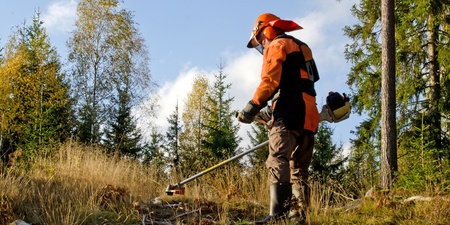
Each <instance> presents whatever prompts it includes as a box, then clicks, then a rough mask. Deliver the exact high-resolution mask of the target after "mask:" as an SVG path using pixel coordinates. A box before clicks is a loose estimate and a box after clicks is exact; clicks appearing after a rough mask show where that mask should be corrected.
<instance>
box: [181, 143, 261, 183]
mask: <svg viewBox="0 0 450 225" xmlns="http://www.w3.org/2000/svg"><path fill="white" fill-rule="evenodd" d="M268 143H269V141H265V142H263V143H261V144H259V145H257V146H255V147H253V148H251V149H249V150H247V151H245V152H242V153H241V154H238V155H235V156H233V157H231V158H229V159H227V160H225V161H223V162H221V163H219V164H216V165H214V166H211V167H209V168H208V169H206V170H203V171H202V172H200V173H197V174H195V175H194V176H192V177H189V178H187V179H185V180H183V181H181V182H180V183H178V186H181V185H183V184H185V183H188V182H189V181H192V180H194V179H196V178H198V177H201V176H203V175H205V174H207V173H209V172H211V171H213V170H215V169H217V168H219V167H221V166H223V165H225V164H227V163H229V162H231V161H234V160H236V159H238V158H240V157H242V156H244V155H247V154H248V153H250V152H253V151H255V150H256V149H258V148H261V147H262V146H264V145H267V144H268Z"/></svg>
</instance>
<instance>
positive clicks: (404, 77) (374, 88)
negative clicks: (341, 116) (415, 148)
mask: <svg viewBox="0 0 450 225" xmlns="http://www.w3.org/2000/svg"><path fill="white" fill-rule="evenodd" d="M395 4H396V5H395V21H396V26H395V33H396V39H395V42H396V51H395V52H396V66H395V68H396V76H395V78H396V80H395V83H396V91H395V92H396V102H397V105H396V108H397V113H396V116H397V127H398V128H399V129H398V130H397V133H398V137H399V140H400V141H399V142H398V143H399V144H401V145H399V146H398V152H399V155H404V154H413V153H412V152H411V151H409V148H410V147H411V146H408V145H409V143H414V142H415V140H417V139H420V137H421V134H420V133H418V132H416V128H418V127H421V123H422V121H423V123H424V124H425V127H428V129H426V130H424V132H425V133H426V135H425V136H424V139H423V141H424V143H426V145H427V146H429V149H426V151H428V150H429V151H433V152H434V154H430V155H434V156H433V158H431V159H430V160H432V161H434V162H436V166H437V167H440V168H441V169H443V167H442V166H444V165H446V164H447V163H446V162H447V161H448V160H449V157H450V151H448V150H447V149H449V148H448V144H449V143H450V142H449V141H448V139H449V138H448V137H449V135H448V128H447V123H446V122H444V121H447V119H444V120H443V118H447V117H448V103H447V102H448V101H447V100H446V99H448V93H449V91H448V87H449V86H448V85H445V84H448V70H447V69H446V68H445V67H446V65H448V62H449V60H450V58H449V57H450V54H449V51H450V49H449V48H448V44H447V43H448V40H449V35H448V34H449V33H448V32H446V30H448V27H449V26H448V20H447V17H448V14H449V6H450V3H448V2H447V1H437V0H433V1H396V3H395ZM352 12H353V13H354V15H355V16H356V17H357V18H358V19H359V20H360V21H361V22H360V24H356V25H354V26H353V27H351V28H350V27H347V28H346V29H345V33H346V35H348V36H349V37H350V38H352V39H353V40H354V42H353V43H352V44H351V45H348V46H347V48H346V58H347V59H348V60H349V61H351V62H352V63H353V66H352V70H351V72H350V74H349V77H348V81H347V82H348V84H349V85H351V88H352V90H353V93H352V96H353V98H352V99H353V109H355V111H356V112H359V113H362V112H366V113H367V114H368V116H369V117H370V118H371V119H377V120H378V119H379V118H380V115H379V113H380V112H381V111H382V109H381V107H380V104H379V103H381V98H380V97H381V93H382V92H381V83H380V82H381V43H380V35H381V33H380V32H381V27H380V25H381V21H380V18H381V5H380V4H379V2H376V1H370V0H364V1H361V2H360V4H359V5H358V6H355V7H354V8H353V9H352ZM368 12H370V13H368ZM422 111H425V112H427V113H426V115H425V117H424V118H423V120H422ZM374 122H375V123H374V124H379V122H376V121H374ZM428 125H429V126H428ZM378 126H379V125H378ZM373 128H374V130H373V131H371V132H375V129H376V126H373ZM403 144H406V145H403ZM427 155H428V154H427ZM399 160H402V159H399ZM399 164H402V162H399ZM442 171H444V170H442ZM404 172H406V171H404Z"/></svg>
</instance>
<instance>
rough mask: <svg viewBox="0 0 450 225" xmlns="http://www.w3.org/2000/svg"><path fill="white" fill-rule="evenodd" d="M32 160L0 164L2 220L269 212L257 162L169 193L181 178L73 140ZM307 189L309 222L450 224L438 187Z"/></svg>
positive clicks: (227, 217) (240, 220) (201, 217)
mask: <svg viewBox="0 0 450 225" xmlns="http://www.w3.org/2000/svg"><path fill="white" fill-rule="evenodd" d="M30 165H31V168H29V169H27V170H26V171H25V170H23V169H21V168H23V167H21V166H20V165H13V166H11V167H8V168H6V167H3V170H1V171H2V172H0V224H10V223H11V222H13V221H14V220H16V219H21V220H24V221H26V222H28V223H31V224H35V225H37V224H42V225H44V224H49V225H53V224H70V225H75V224H80V225H84V224H125V225H127V224H142V220H143V218H144V216H145V218H146V219H147V220H148V221H166V222H170V223H172V224H230V223H231V224H233V223H234V224H248V223H249V222H250V221H254V220H259V219H263V218H264V217H265V216H266V215H267V213H268V211H269V209H268V207H269V199H268V190H269V182H268V176H266V175H265V174H267V171H265V169H263V168H262V169H260V170H256V171H247V172H246V173H245V175H243V174H242V172H241V171H240V170H238V169H236V168H235V167H233V166H232V165H228V166H225V167H222V168H219V169H217V170H216V171H213V172H211V173H209V174H206V175H204V176H202V177H200V178H198V179H196V180H194V181H192V182H190V183H188V184H186V185H185V187H186V194H185V195H174V196H167V195H166V193H165V188H166V187H167V186H168V185H169V184H175V183H177V182H179V181H181V180H183V179H185V178H184V177H181V176H180V175H177V174H172V175H170V176H168V175H166V174H161V173H160V172H158V171H160V170H158V168H154V167H152V166H151V165H147V166H146V165H142V164H140V163H138V162H136V161H134V160H127V159H124V158H120V157H114V156H107V155H105V154H104V153H103V152H102V151H100V150H99V149H91V148H88V147H83V146H78V145H76V144H73V143H68V144H66V145H64V146H62V147H61V148H60V149H59V151H58V154H57V155H56V156H54V157H38V158H35V159H33V162H32V163H31V164H30ZM203 169H205V168H199V169H198V171H202V170H203ZM261 174H264V175H261ZM311 189H312V190H311V196H312V198H311V207H310V211H309V213H308V215H309V216H308V219H307V224H383V225H384V224H450V210H448V209H449V208H450V200H449V198H448V196H445V195H442V194H440V195H438V194H436V193H422V195H424V196H432V197H433V198H432V200H431V201H415V202H411V203H408V204H404V203H402V200H403V199H406V198H408V197H410V196H411V194H412V193H410V192H409V191H407V190H394V191H392V192H390V193H382V192H380V193H378V195H375V196H374V197H372V198H362V197H361V198H360V199H359V200H356V201H355V200H353V199H351V198H349V197H348V196H350V194H348V193H346V190H345V188H343V187H342V185H341V184H340V183H338V182H333V181H329V182H326V183H325V184H320V183H312V184H311ZM365 191H366V190H361V193H364V192H365ZM352 204H353V205H354V207H351V205H352ZM280 224H290V222H289V221H284V222H281V223H280Z"/></svg>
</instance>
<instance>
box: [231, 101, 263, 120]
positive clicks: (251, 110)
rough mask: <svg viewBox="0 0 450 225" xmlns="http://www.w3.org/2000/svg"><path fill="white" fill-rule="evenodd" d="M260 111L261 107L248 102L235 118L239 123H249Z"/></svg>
mask: <svg viewBox="0 0 450 225" xmlns="http://www.w3.org/2000/svg"><path fill="white" fill-rule="evenodd" d="M260 110H261V107H258V106H257V105H255V103H253V101H249V102H248V103H247V105H246V106H245V107H244V109H242V110H241V111H240V112H237V113H236V118H237V120H238V121H239V122H241V123H251V122H253V121H255V117H256V115H257V114H258V113H259V111H260Z"/></svg>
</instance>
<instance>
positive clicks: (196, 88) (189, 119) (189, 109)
mask: <svg viewBox="0 0 450 225" xmlns="http://www.w3.org/2000/svg"><path fill="white" fill-rule="evenodd" d="M209 94H210V86H209V81H208V79H207V78H206V76H205V75H202V74H199V75H197V76H196V77H195V78H194V81H193V83H192V91H191V92H190V93H189V94H188V95H187V99H186V100H185V102H184V104H185V107H184V111H183V112H182V115H181V120H182V121H183V126H184V130H183V131H182V132H181V134H180V146H181V149H182V151H181V152H180V165H181V168H180V169H181V170H180V171H183V173H186V175H189V174H193V173H194V172H196V171H192V169H193V168H199V167H201V166H203V165H204V162H205V161H204V160H205V159H207V157H206V156H207V153H206V152H205V149H204V148H203V145H202V143H203V141H204V140H205V139H206V136H207V131H206V130H205V129H204V127H203V125H204V124H205V121H206V120H207V119H208V117H209V114H208V112H207V111H206V109H205V105H206V104H207V103H206V102H207V101H208V96H209ZM193 155H194V156H196V157H192V156H193ZM200 165H201V166H200Z"/></svg>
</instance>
